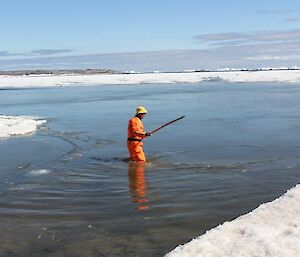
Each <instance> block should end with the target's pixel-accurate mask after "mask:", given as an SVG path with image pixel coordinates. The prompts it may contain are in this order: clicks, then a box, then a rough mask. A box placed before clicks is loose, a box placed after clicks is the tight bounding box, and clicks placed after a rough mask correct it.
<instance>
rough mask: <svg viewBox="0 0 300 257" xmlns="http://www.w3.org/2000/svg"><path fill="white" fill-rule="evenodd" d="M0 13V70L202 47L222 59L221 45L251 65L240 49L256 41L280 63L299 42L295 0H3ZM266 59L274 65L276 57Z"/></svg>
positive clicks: (299, 16) (299, 4) (299, 20)
mask: <svg viewBox="0 0 300 257" xmlns="http://www.w3.org/2000/svg"><path fill="white" fill-rule="evenodd" d="M0 12H1V15H0V24H1V44H0V68H1V67H3V65H2V66H1V64H5V63H7V61H10V63H12V62H11V61H12V60H20V59H36V58H41V57H45V58H46V57H47V58H50V57H64V56H78V55H79V56H80V55H84V56H85V55H101V54H108V53H110V54H114V53H120V54H122V53H131V52H132V53H135V52H139V53H140V54H141V53H143V52H147V54H149V52H154V54H155V53H157V51H166V53H167V55H168V54H169V53H170V51H171V50H172V53H177V54H178V51H180V55H182V54H183V50H187V51H190V50H198V51H199V52H198V53H202V54H203V51H205V50H207V49H210V50H211V49H216V53H215V54H217V53H218V54H221V52H222V49H223V52H224V51H225V50H229V49H228V47H230V49H231V50H232V51H233V50H234V49H233V48H236V47H239V48H238V49H239V50H238V52H239V51H240V52H239V53H240V54H241V55H240V57H239V56H237V57H236V58H237V59H238V58H240V59H241V58H242V59H243V60H248V59H249V60H251V58H254V59H252V60H255V58H256V61H258V59H259V56H264V55H262V53H261V52H259V53H257V55H253V56H247V55H245V54H244V55H242V53H245V52H244V51H243V50H242V49H241V48H242V47H243V46H245V45H248V46H249V47H248V48H251V47H252V46H253V45H255V46H257V44H258V45H259V47H258V48H259V49H261V48H260V47H264V46H266V45H268V49H269V47H270V45H271V48H272V47H273V46H274V47H275V48H276V49H278V47H280V49H281V53H284V56H285V57H284V58H281V59H285V61H286V59H287V58H288V57H287V56H291V52H289V53H286V52H285V51H286V50H288V49H290V43H293V46H292V47H294V48H296V46H298V45H299V41H300V29H299V28H300V1H296V0H286V1H277V0H260V1H258V0H257V1H255V0H252V1H236V0H235V1H233V0H227V1H225V0H219V1H216V0H215V1H213V0H211V1H200V0H198V1H196V0H185V1H183V0H172V1H171V0H160V1H159V0H151V1H146V0H127V1H126V0H110V1H101V0H98V1H96V0H77V1H74V0H73V1H71V0H57V1H54V0H52V1H46V0H44V1H40V0H26V1H24V0H9V1H8V0H6V1H1V3H0ZM298 32H299V33H298ZM281 38H283V41H284V42H282V40H280V39H281ZM278 44H280V46H278ZM284 45H286V48H284V50H283V48H282V47H283V46H284ZM256 49H257V47H255V48H254V49H253V50H256ZM201 51H202V52H201ZM234 52H235V53H236V51H234ZM211 53H212V52H211ZM212 54H213V53H212ZM272 56H275V57H274V58H273V59H274V60H276V61H277V62H276V63H277V64H278V60H279V59H280V57H278V53H276V54H275V55H274V53H273V55H272ZM272 56H271V55H270V57H268V55H265V56H264V58H265V59H268V58H269V59H272ZM120 58H122V57H121V55H120ZM199 58H202V57H199ZM206 58H208V61H212V60H211V59H209V57H206ZM247 58H248V59H247ZM175 59H176V58H175ZM141 60H142V59H141ZM293 60H295V58H294V59H293ZM33 62H34V60H33ZM245 63H247V62H245ZM295 63H296V62H294V63H291V65H292V64H295ZM225 64H226V63H225ZM225 64H224V65H225ZM228 64H231V62H229V63H228ZM240 64H241V65H242V64H243V62H241V63H240ZM283 64H286V62H283ZM101 65H105V63H103V64H101ZM107 65H108V66H109V65H110V64H109V63H107ZM236 65H238V64H236ZM4 66H5V65H4ZM187 66H188V65H187ZM4 68H5V67H4ZM128 68H130V67H128ZM153 68H154V67H153Z"/></svg>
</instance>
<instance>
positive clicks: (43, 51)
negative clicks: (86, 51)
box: [30, 49, 73, 55]
mask: <svg viewBox="0 0 300 257" xmlns="http://www.w3.org/2000/svg"><path fill="white" fill-rule="evenodd" d="M72 51H73V50H71V49H38V50H33V51H31V52H30V53H31V54H34V55H52V54H61V53H70V52H72Z"/></svg>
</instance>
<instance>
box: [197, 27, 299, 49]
mask: <svg viewBox="0 0 300 257" xmlns="http://www.w3.org/2000/svg"><path fill="white" fill-rule="evenodd" d="M194 39H195V40H196V41H197V42H198V43H201V44H204V43H208V44H210V45H212V46H217V45H219V46H226V45H229V46H230V45H232V46H234V45H238V44H240V45H245V44H256V43H277V42H300V29H296V30H289V31H265V32H253V33H219V34H203V35H197V36H195V37H194Z"/></svg>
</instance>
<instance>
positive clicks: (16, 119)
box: [0, 115, 46, 138]
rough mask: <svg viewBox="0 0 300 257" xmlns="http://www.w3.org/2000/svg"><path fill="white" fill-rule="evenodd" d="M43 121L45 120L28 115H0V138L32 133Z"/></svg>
mask: <svg viewBox="0 0 300 257" xmlns="http://www.w3.org/2000/svg"><path fill="white" fill-rule="evenodd" d="M44 123H46V120H42V119H37V118H33V117H29V116H6V115H0V138H5V137H11V136H18V135H25V134H29V133H32V132H34V131H36V129H37V127H38V126H40V125H42V124H44Z"/></svg>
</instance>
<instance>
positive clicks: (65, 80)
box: [0, 70, 300, 88]
mask: <svg viewBox="0 0 300 257" xmlns="http://www.w3.org/2000/svg"><path fill="white" fill-rule="evenodd" d="M202 81H227V82H283V83H299V82H300V70H271V71H228V72H182V73H180V72H178V73H157V72H154V73H146V74H105V75H104V74H101V75H99V74H94V75H67V74H65V75H28V76H8V75H2V76H0V88H41V87H61V86H78V85H81V86H83V85H90V86H92V85H123V84H153V83H159V84H161V83H198V82H202Z"/></svg>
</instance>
